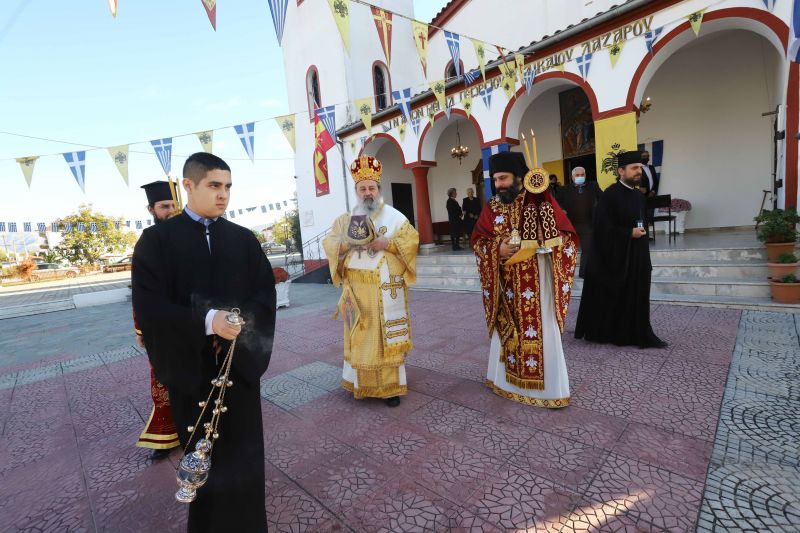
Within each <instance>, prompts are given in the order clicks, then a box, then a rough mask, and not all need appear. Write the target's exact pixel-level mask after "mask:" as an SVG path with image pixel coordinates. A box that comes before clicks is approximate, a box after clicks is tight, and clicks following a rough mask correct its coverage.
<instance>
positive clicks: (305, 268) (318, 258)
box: [286, 228, 331, 279]
mask: <svg viewBox="0 0 800 533" xmlns="http://www.w3.org/2000/svg"><path fill="white" fill-rule="evenodd" d="M330 232H331V229H330V228H328V229H326V230H325V231H323V232H322V233H320V234H318V235H315V236H314V237H311V238H310V239H308V241H306V242H304V243H303V246H302V248H301V249H300V254H299V255H297V254H294V255H293V256H292V257H291V259H290V257H289V255H288V254H287V255H286V266H287V268H286V271H287V272H289V278H290V279H297V278H299V277H300V276H304V275H305V274H308V273H309V272H313V271H314V270H317V269H318V268H320V267H323V266H325V265H326V264H327V262H328V260H327V258H326V257H325V250H324V249H323V248H322V239H324V238H325V237H326V236H327V235H328V234H329V233H330Z"/></svg>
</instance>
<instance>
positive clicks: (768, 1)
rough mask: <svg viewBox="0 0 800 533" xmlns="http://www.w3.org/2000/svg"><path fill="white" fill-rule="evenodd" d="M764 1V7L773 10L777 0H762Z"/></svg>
mask: <svg viewBox="0 0 800 533" xmlns="http://www.w3.org/2000/svg"><path fill="white" fill-rule="evenodd" d="M761 1H762V2H764V7H765V8H767V9H768V10H769V11H772V8H774V7H775V0H761Z"/></svg>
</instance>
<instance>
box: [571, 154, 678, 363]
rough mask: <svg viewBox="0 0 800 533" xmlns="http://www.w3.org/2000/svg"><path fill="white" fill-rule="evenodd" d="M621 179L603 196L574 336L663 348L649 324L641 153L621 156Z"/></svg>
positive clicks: (598, 209) (619, 343)
mask: <svg viewBox="0 0 800 533" xmlns="http://www.w3.org/2000/svg"><path fill="white" fill-rule="evenodd" d="M617 166H618V168H617V176H618V180H617V182H616V183H614V184H613V185H611V186H609V187H608V188H607V189H606V190H605V191H604V192H603V194H602V195H601V196H600V201H599V202H598V203H597V207H596V209H595V213H594V238H593V240H592V242H591V245H590V249H589V250H588V252H589V256H588V258H587V261H588V263H587V265H586V277H585V281H584V284H583V291H582V294H581V305H580V308H579V310H578V323H577V325H576V326H575V338H577V339H586V340H587V341H591V342H599V343H609V342H610V343H613V344H616V345H618V346H625V345H633V346H639V347H640V348H653V347H654V348H664V347H666V346H667V343H666V342H664V341H662V340H661V339H659V338H658V337H657V336H656V335H655V333H653V328H652V327H651V326H650V275H651V271H652V270H653V267H652V264H651V263H650V245H649V243H648V240H647V231H646V230H645V229H644V228H645V227H646V226H645V222H644V221H645V211H646V208H645V197H644V195H643V194H642V193H641V192H640V191H639V185H640V183H641V179H642V158H641V154H640V153H639V152H625V153H622V154H620V155H619V156H618V163H617Z"/></svg>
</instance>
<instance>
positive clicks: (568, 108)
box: [558, 87, 595, 159]
mask: <svg viewBox="0 0 800 533" xmlns="http://www.w3.org/2000/svg"><path fill="white" fill-rule="evenodd" d="M558 100H559V107H560V109H561V151H562V157H563V158H564V159H569V158H571V157H578V156H582V155H588V154H592V153H594V150H595V146H594V121H593V120H592V107H591V105H589V99H588V98H587V97H586V93H584V92H583V89H581V88H580V87H575V88H574V89H570V90H568V91H563V92H561V93H559V94H558Z"/></svg>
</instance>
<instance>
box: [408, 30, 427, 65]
mask: <svg viewBox="0 0 800 533" xmlns="http://www.w3.org/2000/svg"><path fill="white" fill-rule="evenodd" d="M411 31H412V32H413V34H414V43H415V44H416V45H417V54H418V55H419V62H420V63H422V73H423V75H424V76H425V77H426V78H427V77H428V25H427V24H425V23H424V22H420V21H418V20H412V21H411Z"/></svg>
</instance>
